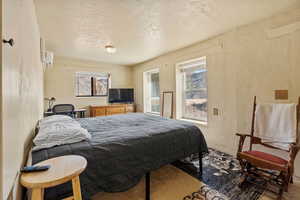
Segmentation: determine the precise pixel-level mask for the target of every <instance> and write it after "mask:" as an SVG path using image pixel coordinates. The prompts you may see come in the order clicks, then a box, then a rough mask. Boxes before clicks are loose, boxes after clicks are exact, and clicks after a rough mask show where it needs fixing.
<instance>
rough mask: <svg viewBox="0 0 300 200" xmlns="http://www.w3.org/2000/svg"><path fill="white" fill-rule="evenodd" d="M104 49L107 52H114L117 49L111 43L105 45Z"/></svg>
mask: <svg viewBox="0 0 300 200" xmlns="http://www.w3.org/2000/svg"><path fill="white" fill-rule="evenodd" d="M105 49H106V51H107V53H116V51H117V49H116V48H115V47H114V46H113V45H106V46H105Z"/></svg>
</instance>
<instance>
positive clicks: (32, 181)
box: [21, 155, 87, 200]
mask: <svg viewBox="0 0 300 200" xmlns="http://www.w3.org/2000/svg"><path fill="white" fill-rule="evenodd" d="M36 165H50V169H49V170H47V171H43V172H32V173H23V174H22V175H21V184H22V185H23V186H25V187H26V188H28V189H32V196H31V199H32V200H42V199H43V197H44V189H45V188H48V187H53V186H57V185H60V184H63V183H66V182H68V181H72V188H73V196H72V197H69V198H67V199H74V200H81V199H82V198H81V190H80V180H79V175H80V174H81V172H83V171H84V170H85V168H86V165H87V161H86V159H85V158H84V157H82V156H77V155H69V156H60V157H56V158H51V159H49V160H45V161H42V162H40V163H37V164H36Z"/></svg>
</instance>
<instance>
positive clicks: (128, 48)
mask: <svg viewBox="0 0 300 200" xmlns="http://www.w3.org/2000/svg"><path fill="white" fill-rule="evenodd" d="M297 2H299V0H35V4H36V10H37V15H38V21H39V25H40V29H41V34H42V37H43V38H44V39H46V46H47V49H49V50H51V51H53V52H54V53H55V55H56V56H57V55H58V56H66V57H73V58H80V59H88V60H96V61H103V62H110V63H117V64H124V65H130V64H135V63H139V62H143V61H145V60H148V59H151V58H153V57H156V56H158V55H161V54H163V53H166V52H169V51H172V50H176V49H178V48H181V47H184V46H187V45H189V44H193V43H195V42H198V41H201V40H205V39H207V38H209V37H211V36H214V35H217V34H220V33H223V32H225V31H228V30H230V29H232V28H234V27H236V26H239V25H243V24H247V23H250V22H253V21H256V20H258V19H261V18H265V17H268V16H271V15H273V14H275V13H276V12H280V11H283V10H285V9H287V8H289V7H291V6H293V5H295V4H296V3H297ZM107 44H113V45H114V46H115V47H116V48H117V52H116V53H115V54H108V53H106V52H105V49H104V46H105V45H107Z"/></svg>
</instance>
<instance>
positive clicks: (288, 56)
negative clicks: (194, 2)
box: [133, 7, 300, 176]
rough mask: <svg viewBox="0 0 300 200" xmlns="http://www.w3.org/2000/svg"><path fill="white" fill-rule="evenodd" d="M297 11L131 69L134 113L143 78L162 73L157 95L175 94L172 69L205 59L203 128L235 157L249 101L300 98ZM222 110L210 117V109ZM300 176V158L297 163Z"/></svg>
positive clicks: (245, 129) (246, 124)
mask: <svg viewBox="0 0 300 200" xmlns="http://www.w3.org/2000/svg"><path fill="white" fill-rule="evenodd" d="M299 11H300V9H299V7H298V8H297V9H296V8H295V9H293V10H290V11H289V12H287V13H282V14H279V15H276V16H274V17H272V18H269V19H266V20H263V21H260V22H256V23H254V24H250V25H247V26H242V27H239V28H236V29H234V30H232V31H230V32H227V33H225V34H222V35H220V36H218V37H215V38H212V39H210V40H207V41H204V42H201V43H198V44H195V45H192V46H190V47H187V48H184V49H180V50H177V51H174V52H171V53H168V54H165V55H162V56H159V57H157V58H155V59H153V60H150V61H148V62H145V63H142V64H139V65H136V66H134V75H133V78H134V82H135V88H136V91H137V94H136V102H137V105H138V109H139V110H140V111H141V110H142V109H143V87H142V85H143V82H142V79H143V72H144V71H146V70H149V69H152V68H157V67H159V68H160V89H161V92H162V91H165V90H173V91H175V90H176V85H175V65H176V63H178V62H182V61H186V60H189V59H193V58H197V57H201V56H207V63H208V107H209V116H208V126H201V129H202V131H203V132H204V133H205V137H206V139H207V142H208V144H209V146H211V147H215V148H217V149H220V150H223V151H226V152H228V153H231V154H235V153H236V150H237V145H238V144H237V139H238V138H237V137H236V136H235V135H234V134H235V133H236V132H237V131H240V132H249V131H250V121H251V109H252V103H253V96H254V95H257V96H258V101H260V102H262V101H263V102H275V100H274V90H275V89H287V90H289V100H288V101H286V102H297V97H298V96H300V79H299V76H300V68H299V65H300V57H299V52H300V39H299V38H300V24H299V21H300V12H299ZM215 107H216V108H219V109H220V115H219V116H213V115H212V110H213V108H215ZM296 174H297V175H298V176H300V156H298V157H297V161H296Z"/></svg>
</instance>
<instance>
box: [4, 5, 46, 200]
mask: <svg viewBox="0 0 300 200" xmlns="http://www.w3.org/2000/svg"><path fill="white" fill-rule="evenodd" d="M3 6H4V7H3V16H4V20H3V31H4V33H3V37H4V38H14V40H15V45H14V46H13V47H10V46H8V45H5V46H4V47H3V58H4V59H3V62H2V103H3V104H2V112H3V113H2V117H3V118H2V120H3V127H2V131H3V137H2V139H3V146H2V148H3V155H2V160H3V177H2V179H3V180H2V181H3V191H4V193H3V194H1V197H3V199H6V198H7V196H8V193H9V192H10V191H11V189H12V186H13V184H15V183H18V172H19V169H20V167H21V165H22V163H23V161H24V158H25V156H24V153H25V152H26V147H27V145H28V143H29V141H30V139H31V135H32V133H33V130H34V127H35V125H36V123H37V120H38V119H40V118H41V117H42V113H43V68H42V65H41V62H40V33H39V28H38V24H37V20H36V15H35V8H34V4H33V1H32V0H22V1H19V0H4V1H3ZM15 188H17V187H15ZM13 193H14V192H13ZM2 195H3V196H2ZM14 197H16V196H14Z"/></svg>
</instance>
